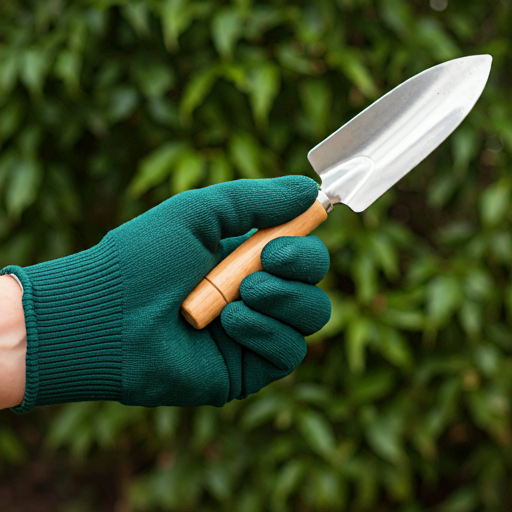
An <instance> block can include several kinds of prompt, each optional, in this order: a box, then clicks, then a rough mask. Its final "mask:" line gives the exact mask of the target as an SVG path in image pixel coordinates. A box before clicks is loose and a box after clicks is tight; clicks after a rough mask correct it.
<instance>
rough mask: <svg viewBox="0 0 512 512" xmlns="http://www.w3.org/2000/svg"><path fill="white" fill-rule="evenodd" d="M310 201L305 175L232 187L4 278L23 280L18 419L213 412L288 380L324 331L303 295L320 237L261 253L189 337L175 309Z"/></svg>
mask: <svg viewBox="0 0 512 512" xmlns="http://www.w3.org/2000/svg"><path fill="white" fill-rule="evenodd" d="M316 196H317V185H316V183H315V182H314V181H313V180H311V179H309V178H306V177H302V176H289V177H284V178H277V179H270V180H239V181H233V182H230V183H223V184H220V185H215V186H212V187H208V188H204V189H201V190H193V191H189V192H184V193H182V194H179V195H177V196H175V197H172V198H170V199H168V200H166V201H164V202H163V203H161V204H160V205H158V206H156V207H155V208H153V209H151V210H149V211H147V212H146V213H144V214H142V215H140V216H139V217H137V218H135V219H133V220H131V221H129V222H127V223H125V224H123V225H122V226H120V227H118V228H116V229H114V230H112V231H110V232H109V233H107V235H106V236H105V237H104V238H103V239H102V240H101V242H100V243H99V244H98V245H96V246H94V247H93V248H92V249H88V250H86V251H83V252H80V253H77V254H73V255H71V256H67V257H65V258H60V259H57V260H54V261H49V262H45V263H41V264H38V265H33V266H30V267H25V268H20V267H17V266H13V265H11V266H8V267H6V268H4V269H3V270H2V272H1V273H2V274H5V273H11V274H15V275H16V276H17V277H18V279H19V280H20V281H21V283H22V285H23V288H24V294H23V308H24V311H25V321H26V327H27V342H28V345H27V380H26V382H27V384H26V390H25V397H24V400H23V402H22V403H21V404H20V405H19V406H17V407H14V408H13V410H14V411H15V412H25V411H28V410H30V409H31V408H32V407H35V406H38V405H46V404H55V403H64V402H76V401H83V400H115V401H119V402H121V403H123V404H126V405H144V406H158V405H177V406H198V405H205V404H210V405H215V406H222V405H224V404H225V403H226V402H228V401H230V400H233V399H234V398H239V399H240V398H244V397H246V396H247V395H249V394H251V393H255V392H257V391H259V390H260V389H261V388H262V387H263V386H266V385H267V384H269V383H270V382H272V381H274V380H276V379H280V378H282V377H284V376H285V375H288V374H289V373H290V372H292V371H293V370H294V369H295V367H296V366H297V365H298V364H299V363H300V361H301V360H302V359H303V358H304V356H305V354H306V343H305V341H304V337H303V336H305V335H309V334H312V333H313V332H315V331H317V330H318V329H320V328H321V327H322V326H323V325H324V324H325V323H326V322H327V320H328V319H329V316H330V312H331V306H330V302H329V299H328V297H327V295H326V294H325V293H324V292H323V291H322V290H320V289H319V288H317V287H316V286H313V285H314V284H315V283H317V282H319V281H320V280H321V279H322V278H323V277H324V276H325V274H326V272H327V270H328V267H329V255H328V253H327V249H326V248H325V246H324V245H323V243H322V242H321V241H320V240H319V239H318V238H316V237H313V236H309V237H304V238H303V237H283V238H278V239H276V240H273V241H271V242H270V243H269V244H267V245H266V247H265V248H264V249H263V252H262V256H261V259H262V263H263V267H264V269H265V271H263V272H256V273H254V274H251V275H249V276H247V277H246V278H245V279H244V281H243V282H242V285H241V297H242V300H241V301H237V302H234V303H231V304H228V305H227V306H226V307H225V308H224V310H223V311H222V315H221V317H220V318H218V319H217V320H215V321H214V322H212V323H211V324H210V325H209V326H208V327H207V328H205V329H203V330H201V331H197V330H195V329H194V328H193V327H191V326H190V325H189V324H188V323H187V322H186V321H185V319H184V318H183V317H182V316H181V315H180V312H179V309H180V305H181V303H182V302H183V300H184V299H185V298H186V297H187V296H188V294H189V293H190V292H191V291H192V290H193V289H194V287H195V286H196V285H197V284H198V283H199V282H200V281H201V279H202V278H203V277H204V276H205V275H206V274H208V272H209V271H210V270H211V269H212V268H213V267H215V266H216V265H217V264H218V263H219V262H220V261H221V260H222V259H223V258H225V257H226V256H227V255H228V254H229V253H230V252H231V251H233V250H234V249H235V248H236V247H237V246H238V245H240V244H241V243H242V242H243V241H244V240H245V239H246V238H247V236H248V235H245V236H243V234H244V233H247V232H248V231H249V230H251V228H266V227H270V226H275V225H278V224H282V223H283V222H287V221H289V220H291V219H293V218H294V217H296V216H298V215H300V214H301V213H303V212H304V211H306V210H307V209H308V208H309V207H310V206H311V205H312V204H313V202H314V201H315V199H316Z"/></svg>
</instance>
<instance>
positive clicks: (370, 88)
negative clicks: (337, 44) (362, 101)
mask: <svg viewBox="0 0 512 512" xmlns="http://www.w3.org/2000/svg"><path fill="white" fill-rule="evenodd" d="M328 58H329V61H330V63H331V65H332V66H337V67H339V68H340V69H341V71H342V72H343V74H344V75H345V76H346V77H347V78H348V80H350V81H351V82H352V83H353V84H354V85H355V86H356V87H357V88H358V89H359V90H360V91H361V92H362V93H363V94H364V95H365V96H367V97H368V98H375V97H376V96H377V86H376V85H375V82H374V81H373V78H372V76H371V74H370V72H369V71H368V69H367V67H366V65H365V63H364V62H363V57H362V55H361V54H359V53H357V52H356V51H354V50H351V49H348V48H345V49H344V50H343V51H339V52H338V51H337V52H335V53H332V54H330V55H329V57H328Z"/></svg>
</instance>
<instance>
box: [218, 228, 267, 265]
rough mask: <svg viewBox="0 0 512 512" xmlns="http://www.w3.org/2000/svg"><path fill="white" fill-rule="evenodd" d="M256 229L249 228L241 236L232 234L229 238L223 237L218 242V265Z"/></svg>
mask: <svg viewBox="0 0 512 512" xmlns="http://www.w3.org/2000/svg"><path fill="white" fill-rule="evenodd" d="M256 231H257V230H256V229H251V230H250V231H249V232H248V233H245V235H241V236H233V237H231V238H224V239H223V240H221V241H220V243H219V250H218V251H217V263H216V265H218V264H219V263H220V262H221V261H222V260H223V259H224V258H227V257H228V256H229V255H230V254H231V253H232V252H233V251H234V250H235V249H236V248H237V247H239V246H240V245H242V244H243V243H244V242H245V241H246V240H247V239H248V238H249V237H250V236H251V235H253V234H254V233H255V232H256Z"/></svg>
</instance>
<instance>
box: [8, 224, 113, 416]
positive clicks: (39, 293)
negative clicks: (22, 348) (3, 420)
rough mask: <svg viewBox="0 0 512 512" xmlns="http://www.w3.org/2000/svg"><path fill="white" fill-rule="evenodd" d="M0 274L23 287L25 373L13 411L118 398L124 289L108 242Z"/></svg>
mask: <svg viewBox="0 0 512 512" xmlns="http://www.w3.org/2000/svg"><path fill="white" fill-rule="evenodd" d="M0 274H15V275H16V276H17V277H18V279H19V280H20V281H21V283H22V285H23V289H24V293H23V309H24V312H25V324H26V328H27V359H26V361H27V374H26V375H27V380H26V387H25V396H24V399H23V402H22V403H21V404H20V405H18V406H17V407H13V408H12V410H13V411H14V412H26V411H28V410H30V409H32V408H33V407H35V406H37V405H48V404H56V403H65V402H78V401H85V400H116V401H119V400H120V399H121V387H122V346H121V330H122V318H123V315H122V308H123V289H122V279H121V273H120V270H119V264H118V259H117V254H116V248H115V245H114V241H113V239H112V238H111V236H110V235H109V234H108V235H107V236H106V237H105V238H104V239H103V240H102V241H101V242H100V243H99V244H98V245H96V246H95V247H93V248H92V249H88V250H86V251H83V252H80V253H77V254H73V255H71V256H67V257H65V258H60V259H57V260H53V261H48V262H45V263H41V264H38V265H33V266H30V267H25V268H21V267H18V266H14V265H10V266H8V267H5V268H4V269H3V270H2V271H1V272H0Z"/></svg>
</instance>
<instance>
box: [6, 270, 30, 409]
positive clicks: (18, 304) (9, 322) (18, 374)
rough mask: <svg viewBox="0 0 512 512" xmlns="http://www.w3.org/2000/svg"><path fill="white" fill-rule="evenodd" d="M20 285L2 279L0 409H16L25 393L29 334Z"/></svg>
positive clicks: (13, 281)
mask: <svg viewBox="0 0 512 512" xmlns="http://www.w3.org/2000/svg"><path fill="white" fill-rule="evenodd" d="M22 296H23V292H22V291H21V288H20V285H19V284H18V283H17V282H16V280H15V279H14V278H13V277H11V276H9V275H4V276H0V409H4V408H7V407H14V406H16V405H19V404H20V403H21V402H22V401H23V396H24V394H25V371H26V367H25V357H26V354H27V331H26V328H25V314H24V312H23V306H22Z"/></svg>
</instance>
